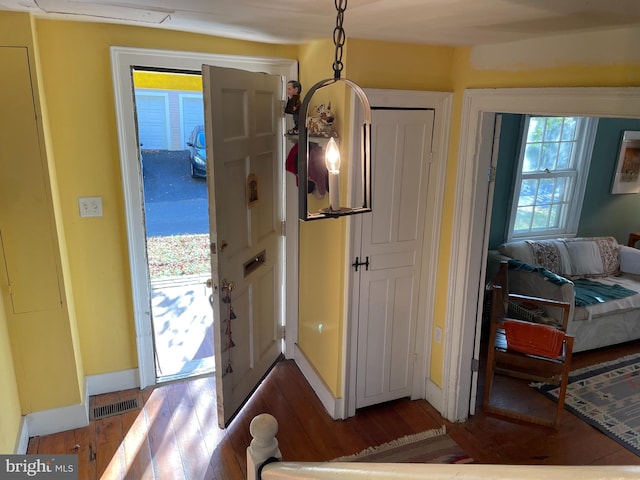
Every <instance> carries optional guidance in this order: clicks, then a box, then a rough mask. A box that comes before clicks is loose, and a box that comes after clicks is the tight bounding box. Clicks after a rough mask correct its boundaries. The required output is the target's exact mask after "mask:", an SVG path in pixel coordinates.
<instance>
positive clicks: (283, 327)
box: [280, 325, 287, 340]
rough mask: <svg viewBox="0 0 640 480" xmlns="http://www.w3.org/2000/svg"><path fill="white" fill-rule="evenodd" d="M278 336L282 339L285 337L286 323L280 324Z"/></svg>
mask: <svg viewBox="0 0 640 480" xmlns="http://www.w3.org/2000/svg"><path fill="white" fill-rule="evenodd" d="M280 338H281V339H282V340H286V339H287V327H286V325H280Z"/></svg>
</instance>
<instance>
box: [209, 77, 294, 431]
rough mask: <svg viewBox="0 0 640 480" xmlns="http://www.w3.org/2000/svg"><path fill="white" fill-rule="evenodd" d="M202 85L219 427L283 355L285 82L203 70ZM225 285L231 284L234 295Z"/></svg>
mask: <svg viewBox="0 0 640 480" xmlns="http://www.w3.org/2000/svg"><path fill="white" fill-rule="evenodd" d="M203 80H204V82H203V84H204V99H205V130H206V133H207V136H208V138H207V147H208V150H207V162H208V165H207V168H208V171H209V172H211V178H210V179H209V182H208V183H209V189H210V195H209V199H210V207H209V208H210V218H211V241H212V244H214V245H215V249H214V252H213V254H212V258H211V266H212V279H213V282H214V284H215V285H216V286H217V288H214V295H213V303H214V305H213V307H214V319H215V322H216V325H215V326H214V335H215V341H216V384H217V396H218V413H219V415H218V418H219V422H220V426H221V427H224V426H226V425H228V423H229V422H230V420H231V418H232V417H233V415H234V414H235V412H237V410H238V409H239V408H240V407H241V406H242V405H243V404H244V402H245V401H246V399H247V397H248V396H249V394H250V393H251V392H252V391H253V390H254V389H255V387H256V386H257V384H258V383H259V382H260V381H261V379H262V378H263V377H264V376H265V375H266V373H267V372H268V371H269V369H270V368H271V366H272V365H273V364H274V363H275V362H276V361H277V359H278V357H279V356H280V354H281V351H282V347H281V345H282V342H281V339H280V331H281V328H280V325H282V318H283V316H282V315H283V312H282V304H281V303H282V301H281V299H282V288H283V283H284V282H283V278H282V273H281V272H282V271H283V269H282V266H281V263H282V258H281V257H282V242H283V238H282V236H281V235H280V233H279V229H278V228H277V225H279V223H280V219H282V218H283V213H282V212H283V208H282V205H281V204H280V203H281V202H280V200H279V199H280V196H279V195H276V192H277V191H278V189H277V185H280V184H281V179H282V175H283V172H282V168H281V166H280V165H281V164H282V162H280V161H279V158H280V155H281V153H280V150H279V148H278V142H279V141H281V139H282V132H281V131H280V130H281V127H280V124H281V123H282V121H281V119H279V117H278V115H277V112H278V109H277V108H276V106H277V105H279V104H280V100H281V96H282V84H281V79H280V77H277V76H272V75H267V74H263V73H250V72H244V71H240V70H234V69H228V68H221V67H211V66H205V67H204V68H203ZM253 180H255V184H256V186H255V188H253V190H251V187H250V186H249V182H250V181H253ZM250 190H251V192H252V193H253V195H252V196H250V195H249V193H250ZM225 282H229V283H231V284H233V289H232V290H231V291H230V292H228V291H227V290H225V289H224V288H223V287H224V285H225ZM227 293H229V295H228V296H229V297H230V303H229V302H227V301H226V300H228V298H226V297H227ZM218 346H219V347H220V348H217V347H218ZM218 352H219V354H218Z"/></svg>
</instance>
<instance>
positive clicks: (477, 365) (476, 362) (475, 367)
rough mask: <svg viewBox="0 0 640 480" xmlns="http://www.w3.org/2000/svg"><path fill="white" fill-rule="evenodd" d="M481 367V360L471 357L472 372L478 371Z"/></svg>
mask: <svg viewBox="0 0 640 480" xmlns="http://www.w3.org/2000/svg"><path fill="white" fill-rule="evenodd" d="M479 368H480V361H479V360H478V359H477V358H472V359H471V371H472V372H477V371H478V369H479Z"/></svg>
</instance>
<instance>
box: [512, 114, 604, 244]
mask: <svg viewBox="0 0 640 480" xmlns="http://www.w3.org/2000/svg"><path fill="white" fill-rule="evenodd" d="M539 116H544V115H526V121H524V122H523V129H522V131H521V140H520V151H519V155H518V165H517V167H516V172H515V179H514V186H515V188H514V190H513V195H512V197H511V208H510V213H509V223H508V226H507V241H508V242H510V241H513V240H521V239H525V238H528V239H531V238H535V239H545V238H558V237H575V236H576V234H577V232H578V225H579V223H580V215H581V214H582V204H583V201H584V194H585V191H586V187H587V178H588V176H589V166H590V164H591V156H592V154H593V146H594V144H595V139H596V132H597V129H598V118H594V117H587V118H584V117H583V118H584V121H583V122H581V125H580V133H579V136H580V137H582V141H581V142H578V143H577V144H576V145H577V150H576V151H575V152H574V153H573V155H574V159H576V160H575V162H574V165H575V167H574V169H575V170H576V172H577V173H576V175H575V180H574V181H575V187H574V192H573V194H572V195H571V200H570V202H569V207H568V210H567V213H566V217H567V218H566V220H564V221H563V223H564V225H563V226H562V227H561V228H557V229H548V230H545V231H544V232H539V233H532V232H526V233H523V234H518V235H516V234H515V233H514V231H513V229H514V226H515V221H516V213H517V205H518V199H519V197H520V187H521V185H522V165H523V163H524V152H525V147H526V135H527V132H528V127H529V120H530V119H531V118H532V117H539ZM565 116H567V117H568V116H570V115H565ZM558 172H559V171H558Z"/></svg>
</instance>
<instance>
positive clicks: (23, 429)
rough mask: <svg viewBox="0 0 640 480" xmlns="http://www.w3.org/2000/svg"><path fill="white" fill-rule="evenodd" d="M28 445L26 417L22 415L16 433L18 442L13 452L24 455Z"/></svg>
mask: <svg viewBox="0 0 640 480" xmlns="http://www.w3.org/2000/svg"><path fill="white" fill-rule="evenodd" d="M28 447H29V429H28V428H27V417H25V416H23V417H22V419H21V420H20V432H19V433H18V444H17V445H16V451H15V453H16V454H18V455H25V454H26V453H27V448H28Z"/></svg>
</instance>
